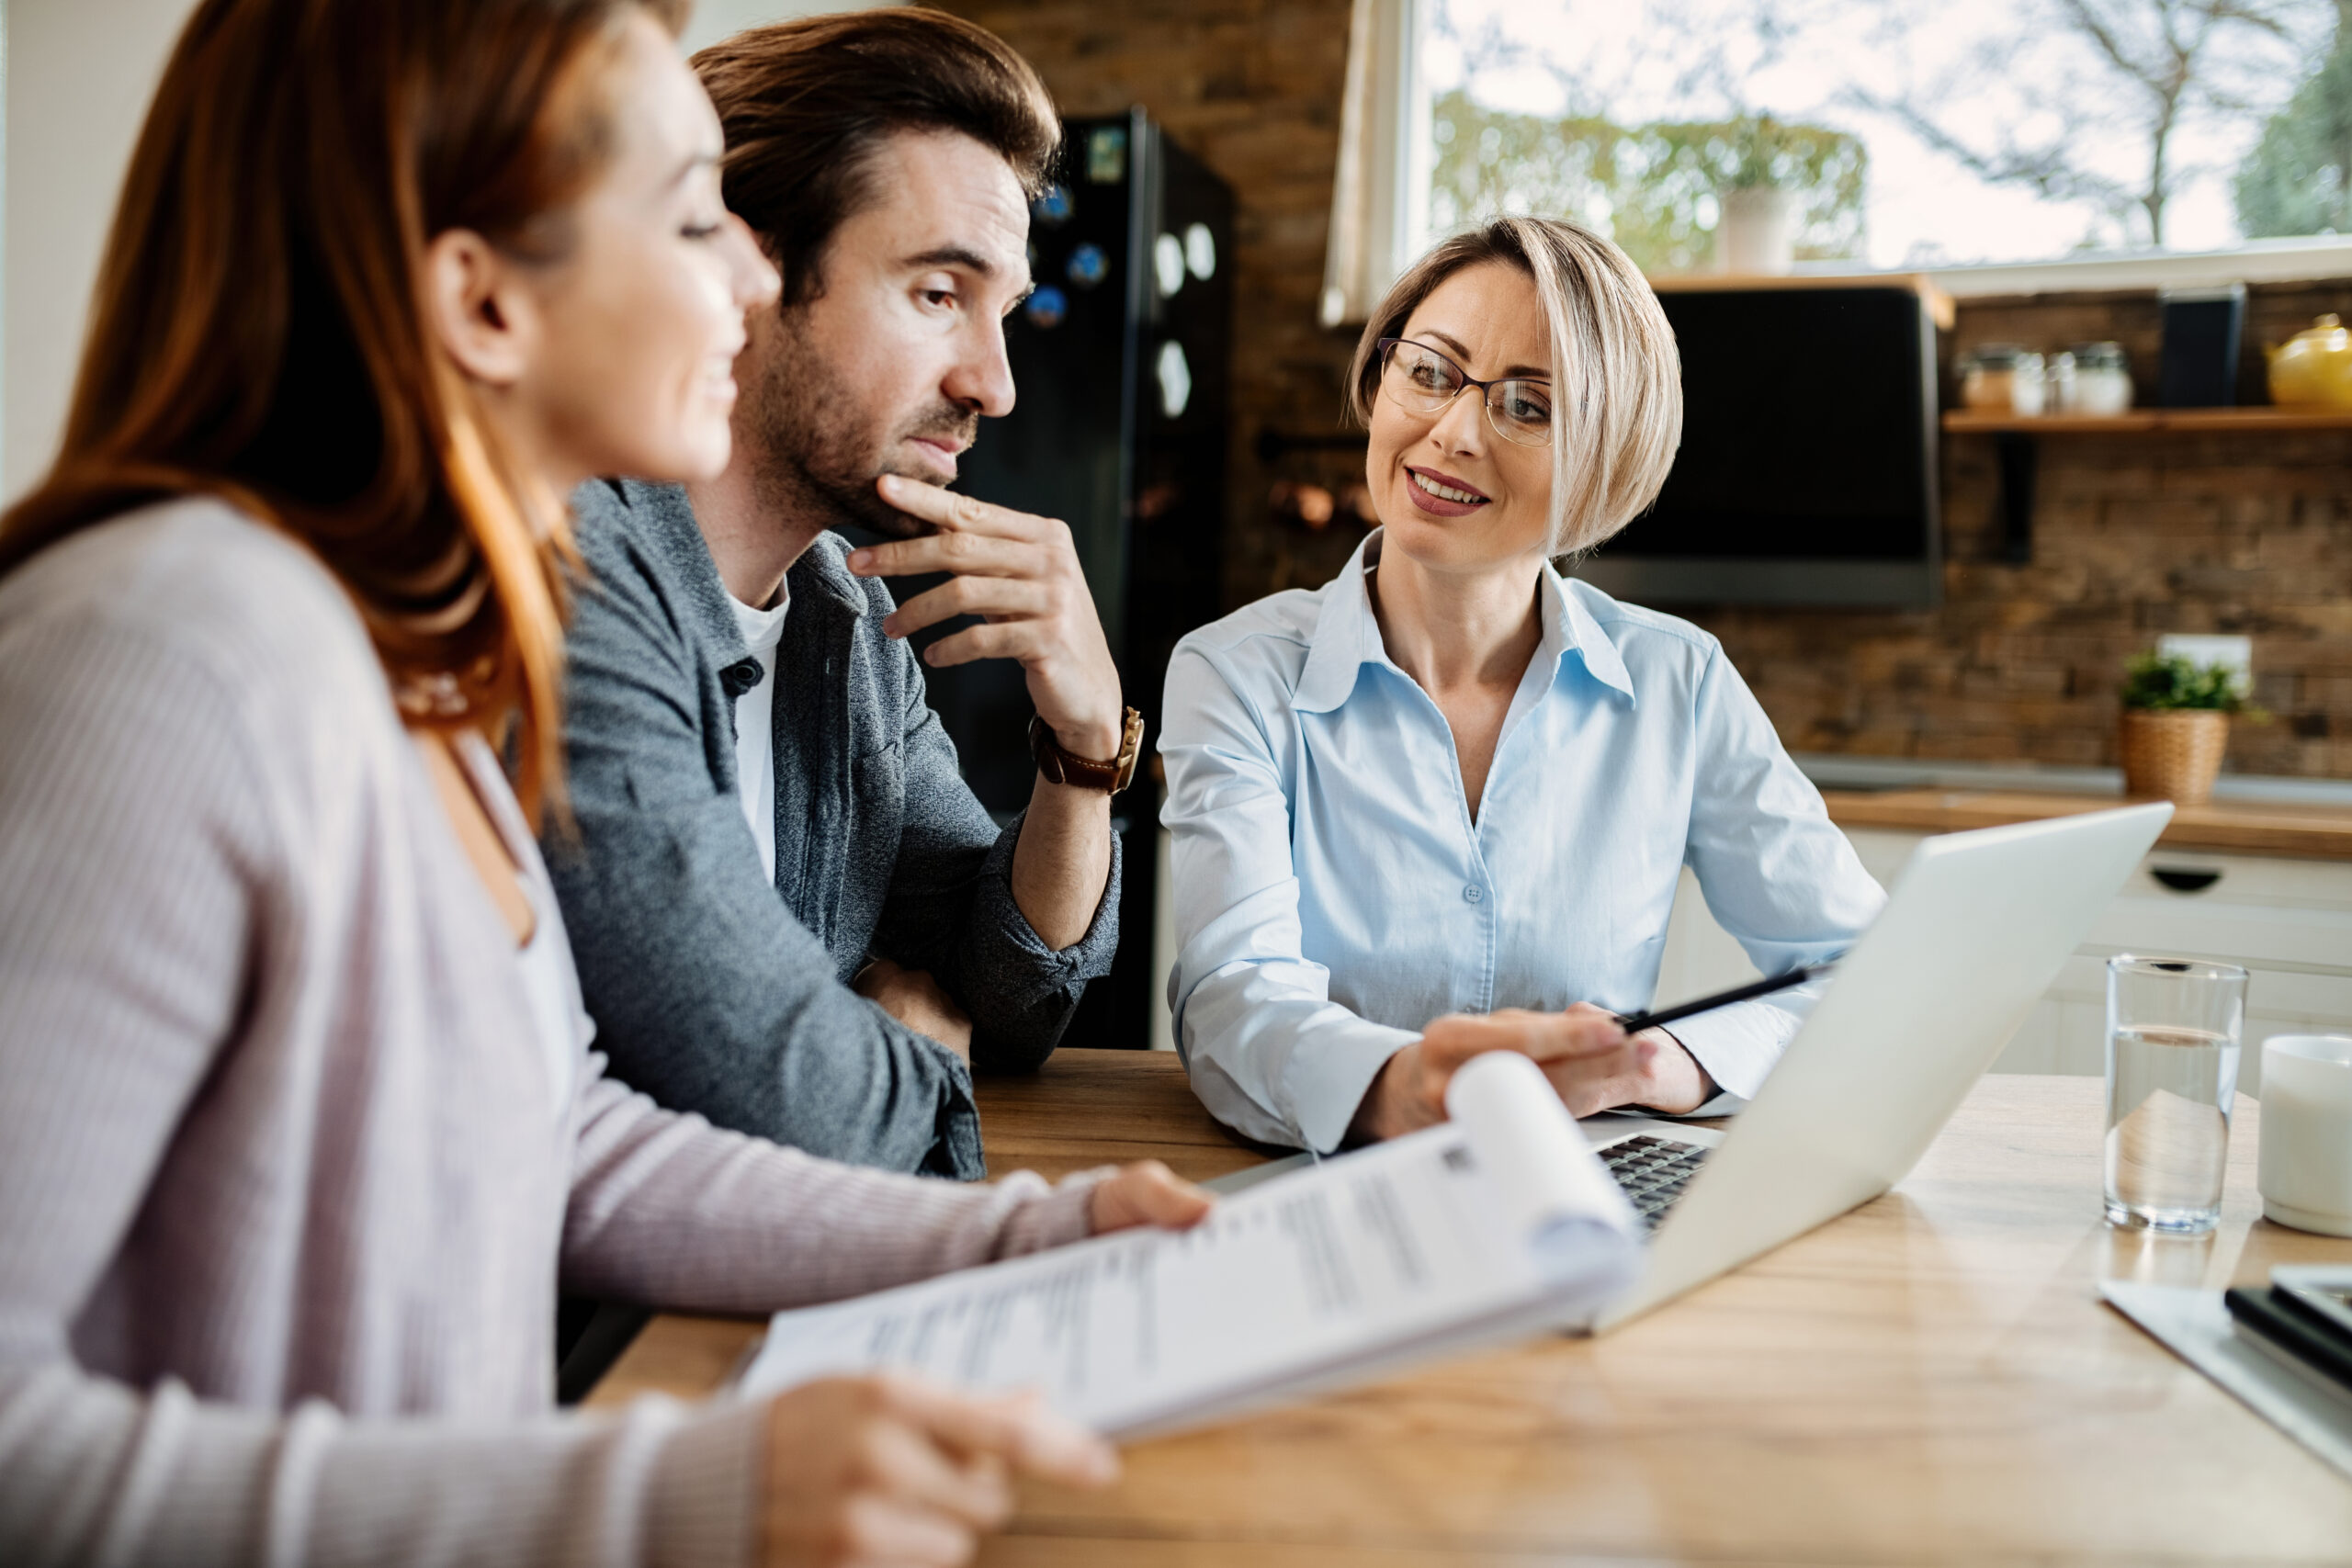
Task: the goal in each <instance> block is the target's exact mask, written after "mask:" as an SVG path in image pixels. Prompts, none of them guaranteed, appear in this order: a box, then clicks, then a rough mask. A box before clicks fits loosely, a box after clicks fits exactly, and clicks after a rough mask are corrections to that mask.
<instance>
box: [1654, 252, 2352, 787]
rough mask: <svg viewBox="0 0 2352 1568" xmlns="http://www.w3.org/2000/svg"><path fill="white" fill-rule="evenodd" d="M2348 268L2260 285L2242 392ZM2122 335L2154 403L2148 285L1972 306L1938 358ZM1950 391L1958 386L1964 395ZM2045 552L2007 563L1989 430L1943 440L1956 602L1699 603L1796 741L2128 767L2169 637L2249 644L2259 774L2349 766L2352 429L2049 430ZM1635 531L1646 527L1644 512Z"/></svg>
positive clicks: (2245, 394)
mask: <svg viewBox="0 0 2352 1568" xmlns="http://www.w3.org/2000/svg"><path fill="white" fill-rule="evenodd" d="M2322 310H2336V311H2340V312H2342V313H2344V314H2345V315H2346V317H2352V283H2345V284H2331V285H2325V286H2318V287H2314V286H2310V285H2300V284H2299V285H2294V286H2291V287H2274V288H2256V289H2255V290H2253V291H2252V293H2251V297H2250V299H2249V300H2248V308H2247V329H2246V338H2247V344H2246V349H2245V363H2244V364H2243V366H2242V367H2241V378H2240V399H2241V400H2242V401H2246V402H2255V401H2264V400H2267V397H2266V395H2265V394H2264V392H2263V390H2262V387H2263V377H2262V356H2261V344H2263V343H2264V342H2271V343H2277V342H2280V341H2283V340H2284V339H2286V338H2287V337H2290V336H2291V335H2292V334H2293V333H2296V332H2298V331H2300V330H2301V328H2302V327H2304V326H2306V325H2308V324H2310V321H2311V318H2312V316H2313V315H2314V314H2316V313H2318V312H2320V311H2322ZM2103 338H2112V339H2115V340H2116V341H2118V342H2120V343H2121V344H2123V345H2124V349H2125V351H2126V353H2128V354H2129V355H2130V356H2131V367H2132V373H2133V379H2134V381H2135V383H2136V384H2137V391H2138V396H2139V400H2140V401H2142V402H2143V403H2153V402H2154V377H2155V372H2156V364H2157V352H2158V344H2159V333H2158V321H2157V310H2156V303H2155V299H2154V296H2153V294H2152V293H2147V292H2142V293H2137V294H2112V295H2076V296H2067V297H2064V298H2057V299H1971V300H1962V302H1961V304H1960V308H1959V313H1958V320H1957V321H1956V323H1955V326H1954V330H1953V331H1951V332H1950V333H1944V334H1942V340H1941V343H1940V344H1939V352H1940V355H1941V356H1942V358H1943V360H1944V366H1945V369H1946V378H1945V385H1946V387H1947V389H1950V388H1951V376H1950V373H1949V372H1950V367H1951V361H1952V359H1953V357H1954V356H1955V355H1958V354H1960V353H1964V352H1965V351H1966V350H1967V349H1969V348H1971V347H1973V345H1974V344H1979V343H1992V342H2007V343H2023V344H2027V345H2028V346H2030V347H2038V348H2043V349H2050V350H2054V349H2057V348H2060V347H2063V346H2064V345H2065V344H2070V343H2076V342H2083V341H2086V340H2088V341H2095V340H2098V339H2103ZM1948 395H1950V394H1949V391H1948ZM2040 453H2041V465H2040V476H2039V480H2038V482H2037V485H2036V493H2035V501H2036V505H2035V514H2034V549H2033V559H2032V561H2031V562H2030V563H2028V564H2025V565H2018V566H2012V565H2009V564H2007V562H2005V561H2003V560H2002V559H2001V540H2000V525H1999V521H1998V518H1997V516H1996V507H1997V496H1998V487H1997V476H1996V472H1995V457H1994V445H1993V441H1992V439H1991V438H1990V437H1988V436H1981V435H1977V436H1947V437H1946V438H1945V441H1944V495H1943V504H1944V532H1945V551H1946V566H1945V570H1944V602H1943V604H1941V605H1940V606H1939V607H1938V608H1937V609H1935V610H1932V611H1928V612H1923V613H1917V614H1892V613H1865V612H1853V611H1808V612H1796V611H1788V610H1757V609H1728V608H1706V609H1699V610H1689V609H1686V610H1685V611H1684V613H1685V614H1688V615H1691V618H1692V619H1693V620H1696V621H1698V622H1699V623H1700V624H1701V625H1702V626H1706V627H1707V628H1708V629H1709V630H1710V631H1713V632H1714V633H1715V634H1716V635H1717V636H1718V637H1722V638H1723V639H1724V646H1725V648H1726V649H1729V651H1730V652H1731V654H1732V657H1733V659H1734V660H1735V661H1736V663H1737V664H1738V666H1739V669H1740V671H1741V672H1742V673H1743V674H1744V675H1746V676H1747V679H1748V681H1749V682H1751V683H1752V684H1753V685H1754V686H1755V688H1756V691H1757V694H1758V697H1759V698H1761V699H1762V701H1763V703H1764V705H1765V707H1766V709H1767V711H1769V712H1770V714H1771V716H1772V719H1773V722H1774V724H1776V725H1777V726H1778V727H1779V728H1780V731H1781V738H1782V739H1784V740H1785V741H1786V742H1787V743H1788V744H1789V746H1791V747H1792V749H1796V750H1816V751H1850V752H1867V753H1870V754H1873V755H1882V756H1917V757H1935V758H1972V759H1985V760H2003V761H2006V760H2009V759H2015V758H2027V759H2031V760H2033V761H2043V762H2056V763H2072V764H2082V765H2092V764H2100V763H2109V764H2111V763H2113V762H2114V761H2115V716H2116V708H2117V704H2116V700H2115V694H2114V691H2115V685H2116V682H2117V681H2118V680H2119V679H2120V675H2121V672H2122V667H2123V663H2124V660H2127V659H2128V658H2130V657H2131V655H2132V654H2134V653H2136V652H2139V651H2141V650H2143V649H2147V648H2149V647H2151V646H2153V645H2154V641H2155V638H2156V637H2157V635H2158V634H2160V633H2163V632H2173V631H2177V632H2233V633H2242V634H2245V635H2249V636H2251V637H2253V639H2254V663H2255V671H2256V698H2257V700H2258V701H2259V702H2260V703H2261V704H2262V705H2264V706H2265V707H2267V708H2269V709H2270V710H2271V711H2272V712H2273V713H2274V714H2275V715H2276V717H2275V718H2274V719H2273V721H2272V722H2271V723H2269V724H2267V725H2264V726H2254V725H2249V724H2245V723H2240V724H2238V725H2236V726H2234V727H2233V731H2234V733H2233V736H2232V739H2231V742H2230V766H2231V767H2232V768H2233V769H2234V770H2235V771H2238V772H2242V773H2299V774H2320V775H2335V776H2352V433H2337V432H2323V433H2302V434H2230V435H2175V434H2167V435H2162V436H2158V435H2148V434H2142V435H2100V436H2043V437H2041V438H2040ZM1637 526H1638V525H1637Z"/></svg>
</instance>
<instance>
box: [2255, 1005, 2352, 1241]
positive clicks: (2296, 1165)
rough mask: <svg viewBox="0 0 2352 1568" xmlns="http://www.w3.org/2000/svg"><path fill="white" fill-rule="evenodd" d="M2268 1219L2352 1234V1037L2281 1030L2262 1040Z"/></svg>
mask: <svg viewBox="0 0 2352 1568" xmlns="http://www.w3.org/2000/svg"><path fill="white" fill-rule="evenodd" d="M2261 1126H2262V1149H2261V1154H2260V1156H2259V1158H2258V1160H2257V1162H2256V1169H2257V1185H2258V1186H2259V1187H2260V1189H2261V1191H2262V1213H2263V1216H2264V1217H2265V1218H2266V1219H2271V1220H2276V1221H2277V1222H2278V1224H2282V1225H2292V1226H2293V1227H2294V1228H2295V1229H2297V1230H2299V1231H2317V1232H2318V1233H2319V1234H2320V1235H2352V1034H2274V1035H2272V1036H2271V1037H2270V1038H2269V1039H2268V1040H2266V1041H2264V1042H2263V1045H2262V1122H2261Z"/></svg>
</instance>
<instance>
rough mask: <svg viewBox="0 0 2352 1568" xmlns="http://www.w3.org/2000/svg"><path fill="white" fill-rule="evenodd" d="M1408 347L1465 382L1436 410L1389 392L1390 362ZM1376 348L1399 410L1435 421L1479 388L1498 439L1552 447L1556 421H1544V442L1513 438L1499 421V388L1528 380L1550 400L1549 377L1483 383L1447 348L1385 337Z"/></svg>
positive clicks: (1383, 376) (1384, 378)
mask: <svg viewBox="0 0 2352 1568" xmlns="http://www.w3.org/2000/svg"><path fill="white" fill-rule="evenodd" d="M1406 344H1411V345H1412V346H1413V347H1415V348H1418V349H1419V350H1420V351H1421V352H1422V353H1423V354H1426V355H1431V356H1433V357H1434V358H1435V359H1436V360H1437V361H1438V362H1439V363H1440V364H1442V365H1443V366H1444V367H1446V368H1447V369H1448V370H1451V371H1453V374H1454V375H1455V376H1456V377H1458V378H1460V379H1461V382H1462V385H1461V386H1459V387H1456V388H1454V389H1453V391H1452V392H1451V393H1449V394H1447V396H1446V400H1445V401H1444V402H1442V403H1440V404H1439V405H1438V406H1437V407H1435V408H1433V409H1417V408H1415V407H1413V406H1412V405H1411V404H1410V403H1408V402H1406V401H1405V400H1403V399H1402V398H1399V397H1397V395H1396V394H1395V393H1394V392H1391V391H1389V389H1388V366H1389V362H1390V361H1392V360H1394V359H1395V358H1396V357H1397V349H1398V348H1400V347H1403V346H1404V345H1406ZM1374 346H1375V347H1376V348H1378V350H1379V351H1380V390H1381V392H1382V394H1383V395H1384V396H1385V397H1386V398H1387V399H1388V400H1389V401H1390V402H1393V403H1395V404H1396V405H1397V407H1398V408H1401V409H1403V410H1404V411H1405V412H1408V413H1410V414H1419V415H1426V416H1429V417H1432V418H1434V417H1435V416H1436V415H1438V414H1441V413H1442V412H1445V410H1446V409H1447V407H1449V406H1450V405H1451V404H1452V403H1453V400H1454V399H1455V398H1458V397H1460V396H1461V395H1462V394H1463V393H1464V391H1466V390H1467V389H1470V388H1472V387H1476V388H1477V389H1478V402H1479V404H1480V406H1481V407H1483V408H1484V409H1485V410H1486V411H1487V429H1489V430H1491V431H1493V432H1494V433H1495V435H1496V437H1497V438H1498V439H1499V440H1503V441H1508V442H1510V444H1511V445H1512V446H1529V447H1533V448H1535V449H1537V450H1539V451H1540V450H1544V449H1546V448H1548V447H1550V446H1551V445H1552V441H1553V434H1552V422H1551V421H1550V420H1548V419H1547V420H1545V421H1544V438H1543V439H1542V440H1540V441H1529V440H1526V439H1524V438H1523V437H1521V436H1517V435H1513V434H1511V433H1510V431H1508V430H1505V429H1504V428H1503V426H1502V423H1501V422H1500V421H1499V420H1498V419H1496V418H1495V395H1494V389H1495V388H1497V387H1508V386H1511V385H1513V384H1514V383H1517V382H1521V381H1524V382H1526V383H1527V384H1528V385H1530V386H1535V387H1541V388H1543V389H1544V397H1545V398H1546V399H1547V400H1548V399H1549V398H1550V397H1551V395H1552V383H1551V381H1550V380H1549V379H1548V378H1543V377H1538V376H1498V377H1496V378H1494V379H1493V380H1491V381H1481V380H1479V379H1478V378H1476V376H1473V375H1471V374H1470V372H1468V371H1467V370H1464V368H1462V367H1461V366H1460V365H1458V364H1456V363H1455V362H1454V358H1453V355H1450V354H1448V353H1446V352H1445V351H1444V350H1443V349H1438V348H1431V347H1430V345H1429V344H1425V343H1423V342H1421V341H1420V340H1419V339H1418V338H1409V337H1385V338H1380V339H1378V340H1376V342H1375V344H1374Z"/></svg>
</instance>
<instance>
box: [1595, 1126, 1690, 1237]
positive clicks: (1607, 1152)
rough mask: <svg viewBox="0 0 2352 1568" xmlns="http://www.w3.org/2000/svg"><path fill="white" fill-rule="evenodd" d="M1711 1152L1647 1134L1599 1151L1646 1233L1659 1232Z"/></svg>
mask: <svg viewBox="0 0 2352 1568" xmlns="http://www.w3.org/2000/svg"><path fill="white" fill-rule="evenodd" d="M1709 1152H1710V1151H1708V1150H1706V1149H1703V1148H1701V1147H1700V1146H1699V1145H1696V1144H1686V1143H1682V1142H1680V1141H1679V1140H1678V1139H1671V1138H1653V1137H1650V1136H1648V1135H1647V1134H1643V1135H1641V1136H1638V1137H1632V1138H1627V1139H1626V1140H1624V1141H1623V1143H1617V1144H1611V1145H1609V1146H1608V1147H1607V1148H1605V1149H1601V1150H1600V1151H1599V1153H1600V1163H1601V1164H1603V1165H1605V1166H1607V1167H1608V1168H1609V1174H1610V1175H1611V1176H1613V1177H1615V1178H1616V1179H1617V1185H1618V1186H1619V1187H1621V1188H1623V1189H1624V1191H1625V1197H1626V1198H1627V1200H1628V1201H1631V1202H1632V1203H1633V1205H1634V1213H1637V1214H1639V1215H1641V1217H1642V1229H1643V1230H1645V1231H1654V1230H1656V1229H1657V1226H1658V1222H1659V1221H1660V1220H1663V1219H1664V1218H1666V1212H1667V1211H1668V1209H1670V1208H1672V1207H1674V1202H1675V1200H1676V1199H1678V1198H1679V1197H1681V1196H1682V1190H1683V1189H1684V1188H1685V1187H1687V1186H1689V1185H1690V1183H1691V1178H1692V1177H1693V1176H1696V1175H1697V1174H1698V1173H1699V1167H1700V1165H1701V1164H1702V1162H1703V1161H1704V1160H1705V1159H1706V1157H1707V1155H1708V1153H1709Z"/></svg>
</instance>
